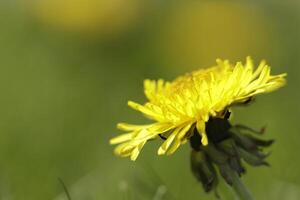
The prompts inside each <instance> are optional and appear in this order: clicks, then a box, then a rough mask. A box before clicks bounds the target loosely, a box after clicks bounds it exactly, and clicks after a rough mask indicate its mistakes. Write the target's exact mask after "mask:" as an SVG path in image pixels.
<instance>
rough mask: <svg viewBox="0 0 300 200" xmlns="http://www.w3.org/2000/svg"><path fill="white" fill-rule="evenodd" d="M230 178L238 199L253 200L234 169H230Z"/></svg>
mask: <svg viewBox="0 0 300 200" xmlns="http://www.w3.org/2000/svg"><path fill="white" fill-rule="evenodd" d="M230 173H231V178H232V187H233V189H234V191H235V193H236V194H237V196H238V197H239V199H240V200H254V199H253V197H252V195H251V194H250V192H249V190H248V189H247V188H246V186H245V185H244V184H243V182H242V181H241V179H240V177H239V176H238V175H237V173H236V172H235V171H232V170H230Z"/></svg>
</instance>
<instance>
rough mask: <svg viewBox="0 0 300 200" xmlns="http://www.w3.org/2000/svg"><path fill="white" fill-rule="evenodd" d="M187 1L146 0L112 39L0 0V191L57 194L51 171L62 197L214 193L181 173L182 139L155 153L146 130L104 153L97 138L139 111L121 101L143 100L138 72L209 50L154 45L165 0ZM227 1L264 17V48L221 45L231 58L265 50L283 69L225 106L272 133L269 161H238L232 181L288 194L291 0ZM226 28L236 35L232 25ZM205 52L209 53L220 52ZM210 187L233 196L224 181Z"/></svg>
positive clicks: (6, 195) (298, 191)
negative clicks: (264, 89) (268, 85)
mask: <svg viewBox="0 0 300 200" xmlns="http://www.w3.org/2000/svg"><path fill="white" fill-rule="evenodd" d="M187 2H189V1H185V2H184V1H183V2H180V1H178V4H177V3H174V2H172V3H171V2H164V3H162V2H160V1H155V3H154V6H153V7H152V9H151V11H150V12H149V13H147V15H144V16H143V18H142V19H140V22H139V23H138V24H137V25H135V27H134V28H132V29H131V30H130V31H127V32H126V33H123V34H121V35H120V37H118V38H117V39H113V40H112V39H106V38H105V37H104V38H103V37H102V38H101V37H99V38H97V37H96V38H95V37H94V38H89V37H87V36H85V35H84V34H72V33H70V32H63V31H60V30H56V29H54V28H51V27H48V26H47V25H45V24H43V23H41V22H40V21H38V20H36V19H34V18H33V17H32V16H30V15H28V14H27V12H26V9H24V7H22V6H20V5H19V4H18V2H17V1H4V0H3V1H1V2H0V93H1V95H0V113H1V114H0V199H5V200H13V199H17V200H19V199H20V200H41V199H57V200H62V199H66V196H65V194H64V192H63V187H62V185H61V184H60V183H59V181H58V178H61V179H62V180H63V181H64V183H65V184H66V186H67V187H68V190H69V192H70V194H71V196H72V199H73V200H76V199H78V200H85V199H86V200H96V199H97V200H100V199H101V200H102V199H104V200H105V199H156V200H158V199H178V200H183V199H191V200H192V199H214V196H213V194H205V193H204V192H203V191H202V188H201V187H200V185H199V184H198V183H197V182H196V180H195V179H194V177H193V176H192V175H191V173H190V169H189V151H190V149H189V146H188V145H185V146H182V147H181V148H180V150H179V151H178V152H176V154H174V156H170V157H158V156H157V155H156V149H157V148H158V146H159V144H160V143H161V141H155V142H149V144H147V145H146V146H145V148H144V149H143V152H142V153H141V155H140V157H139V158H138V160H137V161H136V162H131V161H130V160H129V159H122V158H118V157H115V156H114V155H113V147H112V146H109V144H108V140H109V138H111V137H113V136H116V135H117V134H119V133H120V132H119V131H118V130H116V128H115V124H116V123H117V122H120V121H126V122H133V123H143V122H145V119H144V118H143V116H142V115H140V114H139V113H136V112H135V111H132V110H130V109H129V108H128V107H127V106H126V105H127V103H126V102H127V100H129V99H132V100H136V101H139V102H143V101H144V100H145V98H144V96H143V91H142V90H143V88H142V82H143V79H145V78H153V79H156V78H166V79H173V78H174V77H176V76H177V75H179V74H180V73H184V72H186V71H189V70H191V69H196V68H197V67H198V66H202V65H204V64H207V63H206V62H208V64H209V65H213V64H214V60H211V61H210V62H209V61H205V62H204V61H203V62H199V65H197V66H196V65H191V64H190V63H187V64H186V66H187V67H185V66H183V65H182V66H174V64H173V63H174V62H175V63H176V59H175V57H172V56H170V55H169V54H167V53H166V54H164V52H163V51H161V48H160V46H159V45H160V43H163V42H164V41H159V42H157V40H159V39H157V38H160V37H159V35H160V29H161V27H164V26H166V25H167V24H164V23H165V22H164V20H161V19H165V18H167V17H169V10H170V8H174V7H175V8H179V9H180V6H182V4H185V3H187ZM215 2H216V4H218V3H220V2H221V1H215ZM234 2H235V3H237V4H241V3H242V4H243V6H245V9H248V7H251V6H257V7H258V8H260V9H261V10H262V13H263V15H261V16H262V17H264V18H265V19H267V24H268V25H270V26H271V27H272V29H271V30H270V29H267V28H266V30H265V31H266V32H268V33H269V35H271V36H272V37H273V39H272V40H270V41H269V43H268V44H267V45H268V51H265V52H260V51H258V52H259V53H257V51H255V48H254V49H250V50H249V51H248V52H247V53H245V55H242V56H243V57H241V54H236V55H237V56H236V57H234V56H233V58H232V59H234V60H233V61H237V60H244V59H245V57H246V56H247V55H252V56H253V58H254V59H255V60H256V61H257V62H258V60H257V59H260V58H266V59H267V60H268V62H269V63H270V64H271V66H272V67H273V71H274V73H281V72H287V73H288V77H287V80H288V84H287V86H286V87H285V88H283V89H281V90H280V91H277V92H275V93H272V94H267V95H262V96H259V97H258V98H257V100H256V102H255V103H254V104H252V105H251V106H249V107H243V108H236V109H235V113H234V121H235V122H240V123H244V124H247V125H250V126H253V127H257V128H259V127H261V126H262V125H267V135H266V137H267V138H274V139H275V140H276V143H275V144H274V145H273V146H272V147H271V149H270V150H271V151H272V155H271V156H270V157H269V158H268V161H269V162H270V164H271V167H270V168H266V167H261V168H247V169H248V173H247V175H246V176H245V177H244V178H243V181H244V182H245V184H246V185H247V186H248V187H249V189H250V190H251V191H252V193H253V195H254V196H255V197H256V199H261V200H263V199H272V200H277V199H278V200H282V199H286V200H297V199H300V159H299V153H300V150H299V140H300V133H299V128H300V123H299V113H300V106H299V102H300V93H299V86H300V85H299V84H300V79H299V73H300V68H299V66H300V61H299V58H300V54H299V52H300V49H299V48H300V37H299V36H300V14H299V13H300V12H299V11H300V3H299V2H298V1H297V0H295V1H293V0H289V1H284V2H283V1H276V0H275V1H271V0H269V1H249V2H248V1H234ZM211 12H212V13H213V12H214V10H212V11H211ZM237 17H238V16H237ZM195 20H196V19H195ZM207 20H208V22H209V19H207ZM241 20H243V18H241ZM234 33H235V34H236V35H235V36H234V37H236V38H238V37H239V30H236V31H234ZM247 34H248V35H246V36H245V37H246V38H247V37H251V38H252V40H253V41H255V37H256V30H255V29H254V30H253V29H251V28H249V30H248V33H247ZM219 37H220V38H222V37H223V36H222V31H220V34H219ZM210 39H211V40H213V39H212V38H209V37H208V40H210ZM237 40H238V39H237ZM174 42H175V41H174ZM212 42H213V41H212ZM273 42H274V43H273ZM208 43H209V42H208ZM170 44H173V43H170ZM175 44H176V43H175ZM234 47H235V43H234V41H233V42H232V48H231V51H232V52H231V54H230V55H235V54H234V53H235V52H234V51H235V48H234ZM254 47H255V46H254ZM172 48H176V46H174V47H172ZM245 49H246V50H247V46H245ZM246 50H245V51H246ZM216 52H217V53H216V55H215V56H214V57H215V58H217V57H223V56H226V55H227V54H226V52H224V54H222V53H220V52H219V51H218V50H217V49H216ZM237 53H239V52H237ZM225 58H226V57H225ZM174 59H175V61H174ZM199 60H202V58H201V57H200V58H199ZM203 60H205V58H204V57H203ZM160 192H162V194H164V195H163V197H162V198H160V197H158V196H159V194H160ZM220 193H221V195H222V196H223V197H224V199H234V196H233V193H232V192H231V190H230V189H229V188H228V187H227V186H226V185H225V184H224V183H221V186H220ZM155 195H158V196H156V197H155Z"/></svg>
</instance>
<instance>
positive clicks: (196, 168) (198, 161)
mask: <svg viewBox="0 0 300 200" xmlns="http://www.w3.org/2000/svg"><path fill="white" fill-rule="evenodd" d="M191 169H192V172H193V174H194V176H195V177H196V179H197V180H198V181H200V182H201V183H202V186H203V189H204V191H205V192H210V191H211V190H212V189H216V186H217V184H218V179H217V174H216V170H215V168H214V167H213V165H212V163H211V162H210V161H209V160H208V158H207V156H206V155H205V153H204V152H202V151H194V150H192V152H191Z"/></svg>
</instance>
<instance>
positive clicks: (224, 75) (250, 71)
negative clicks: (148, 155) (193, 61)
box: [110, 57, 286, 160]
mask: <svg viewBox="0 0 300 200" xmlns="http://www.w3.org/2000/svg"><path fill="white" fill-rule="evenodd" d="M270 71H271V68H270V67H269V66H268V65H266V63H265V61H262V62H261V63H260V64H259V66H258V67H257V68H256V69H254V66H253V62H252V60H251V58H250V57H248V58H247V59H246V63H245V64H242V63H241V62H237V63H236V64H235V65H233V64H231V63H230V62H229V61H228V60H220V59H217V65H216V66H213V67H211V68H208V69H200V70H197V71H194V72H191V73H188V74H185V75H183V76H179V77H178V78H176V79H175V80H174V81H172V82H169V81H164V80H162V79H160V80H158V81H154V80H148V79H147V80H145V81H144V92H145V95H146V97H147V99H148V101H147V102H146V103H145V104H143V105H142V104H139V103H136V102H133V101H129V102H128V105H129V106H130V107H131V108H133V109H135V110H137V111H139V112H141V113H143V114H144V115H145V116H146V117H148V118H150V119H152V120H153V121H154V122H153V123H151V124H146V125H133V124H127V123H119V124H118V125H117V127H118V128H119V129H121V130H123V131H126V132H127V133H126V134H123V135H120V136H117V137H115V138H113V139H111V140H110V143H111V144H119V145H118V146H117V147H116V149H115V153H116V154H118V155H120V156H123V157H127V156H130V158H131V160H136V158H137V157H138V155H139V153H140V151H141V149H142V148H143V146H144V145H145V144H146V142H147V141H149V140H152V139H154V138H157V137H161V138H163V139H165V141H164V142H163V143H162V145H161V146H160V147H159V149H158V152H157V153H158V154H159V155H163V154H167V155H169V154H172V153H174V152H175V151H176V150H177V149H178V148H179V146H180V145H182V144H184V143H186V142H187V141H188V140H189V139H190V138H191V137H193V134H195V132H197V133H196V134H200V135H199V137H198V138H199V140H201V144H202V145H203V146H206V145H207V144H208V143H209V142H210V140H211V139H212V140H213V138H214V136H213V135H209V134H208V133H209V132H210V130H208V127H209V126H208V125H209V123H210V119H224V118H225V117H226V116H225V115H226V113H227V112H228V111H229V109H230V107H231V106H234V105H237V104H243V103H246V102H248V101H251V99H253V97H254V96H256V95H257V94H260V93H266V92H271V91H273V90H276V89H278V88H280V87H282V86H283V85H284V84H285V78H284V77H285V76H286V74H279V75H271V74H270ZM194 129H196V131H194Z"/></svg>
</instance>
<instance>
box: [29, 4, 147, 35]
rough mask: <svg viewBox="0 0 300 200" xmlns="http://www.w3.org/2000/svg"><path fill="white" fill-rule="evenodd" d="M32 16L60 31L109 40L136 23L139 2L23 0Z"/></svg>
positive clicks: (140, 12) (139, 6) (139, 13)
mask: <svg viewBox="0 0 300 200" xmlns="http://www.w3.org/2000/svg"><path fill="white" fill-rule="evenodd" d="M24 3H25V4H26V5H27V7H28V8H29V10H30V12H31V14H33V15H34V16H36V17H37V18H38V20H39V21H41V22H43V23H44V24H46V25H49V26H52V27H55V28H57V29H61V30H63V31H74V32H81V33H88V34H90V33H93V34H97V35H99V36H104V37H112V36H114V35H118V34H121V33H123V32H126V31H128V30H129V29H130V28H131V27H132V26H134V25H136V24H137V23H138V20H139V18H140V17H141V14H142V11H141V9H142V5H143V4H142V3H141V2H140V1H138V0H127V1H123V0H42V1H40V0H26V1H24Z"/></svg>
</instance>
